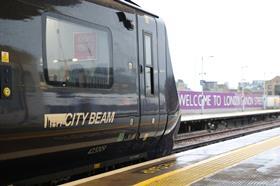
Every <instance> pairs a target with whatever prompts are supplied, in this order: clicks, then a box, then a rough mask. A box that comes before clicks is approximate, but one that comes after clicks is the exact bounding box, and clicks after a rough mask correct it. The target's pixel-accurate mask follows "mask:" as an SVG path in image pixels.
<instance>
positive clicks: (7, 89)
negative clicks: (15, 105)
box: [3, 87, 11, 97]
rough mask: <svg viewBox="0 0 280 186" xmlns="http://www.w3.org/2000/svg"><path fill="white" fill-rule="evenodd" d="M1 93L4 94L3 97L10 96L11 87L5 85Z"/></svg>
mask: <svg viewBox="0 0 280 186" xmlns="http://www.w3.org/2000/svg"><path fill="white" fill-rule="evenodd" d="M3 95H4V96H5V97H10V95H11V89H10V88H9V87H5V88H4V89H3Z"/></svg>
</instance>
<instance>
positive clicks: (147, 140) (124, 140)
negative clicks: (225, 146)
mask: <svg viewBox="0 0 280 186" xmlns="http://www.w3.org/2000/svg"><path fill="white" fill-rule="evenodd" d="M0 10H1V13H0V52H1V61H0V91H1V94H0V147H1V148H0V185H11V184H13V185H17V184H18V185H30V184H34V183H54V182H55V183H58V182H59V180H67V179H69V178H71V177H72V176H73V175H78V174H82V173H92V172H95V171H96V170H98V169H100V168H104V167H109V166H114V165H117V164H120V163H123V162H127V161H134V160H138V159H151V158H155V157H160V156H164V155H166V154H169V153H171V150H172V146H173V138H174V134H175V133H176V130H178V126H179V124H180V117H181V113H180V106H179V100H178V96H177V90H176V84H175V80H174V74H173V70H172V63H171V59H170V53H169V49H168V38H167V31H166V27H165V24H164V22H163V20H162V19H161V18H159V17H158V16H157V15H155V14H153V13H150V12H148V11H145V10H143V9H142V8H141V7H139V6H138V5H137V4H135V3H133V2H132V1H129V0H127V1H125V0H68V1H66V0H48V1H45V0H20V1H19V0H10V1H3V2H2V4H1V6H0Z"/></svg>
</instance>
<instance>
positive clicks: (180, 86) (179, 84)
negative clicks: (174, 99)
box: [176, 79, 190, 91]
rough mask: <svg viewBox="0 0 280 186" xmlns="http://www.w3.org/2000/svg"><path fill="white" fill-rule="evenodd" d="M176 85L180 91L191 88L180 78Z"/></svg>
mask: <svg viewBox="0 0 280 186" xmlns="http://www.w3.org/2000/svg"><path fill="white" fill-rule="evenodd" d="M176 86H177V90H178V91H187V90H190V89H189V88H188V85H187V84H186V83H185V82H184V81H183V80H182V79H178V80H177V82H176Z"/></svg>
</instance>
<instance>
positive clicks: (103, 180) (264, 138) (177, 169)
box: [65, 128, 280, 186]
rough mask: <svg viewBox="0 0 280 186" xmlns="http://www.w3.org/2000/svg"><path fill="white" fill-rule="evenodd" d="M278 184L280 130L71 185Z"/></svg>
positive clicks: (186, 152)
mask: <svg viewBox="0 0 280 186" xmlns="http://www.w3.org/2000/svg"><path fill="white" fill-rule="evenodd" d="M115 184H117V185H139V186H141V185H195V186H200V185H280V128H276V129H272V130H268V131H264V132H260V133H256V134H251V135H248V136H244V137H240V138H236V139H232V140H228V141H225V142H220V143H216V144H212V145H209V146H205V147H201V148H197V149H193V150H188V151H185V152H181V153H178V154H174V155H171V156H167V157H164V158H160V159H156V160H152V161H149V162H144V163H141V164H137V165H133V166H129V167H125V168H122V169H119V170H114V171H111V172H107V173H104V174H100V175H96V176H92V177H88V178H85V179H81V180H78V181H75V182H71V183H68V184H65V185H67V186H70V185H82V186H89V185H115Z"/></svg>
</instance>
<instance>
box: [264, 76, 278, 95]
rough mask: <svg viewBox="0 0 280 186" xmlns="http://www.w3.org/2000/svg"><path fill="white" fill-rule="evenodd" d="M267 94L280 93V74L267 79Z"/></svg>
mask: <svg viewBox="0 0 280 186" xmlns="http://www.w3.org/2000/svg"><path fill="white" fill-rule="evenodd" d="M265 94H266V95H268V96H271V95H273V96H275V95H280V76H276V77H274V78H273V79H271V80H268V81H265Z"/></svg>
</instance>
